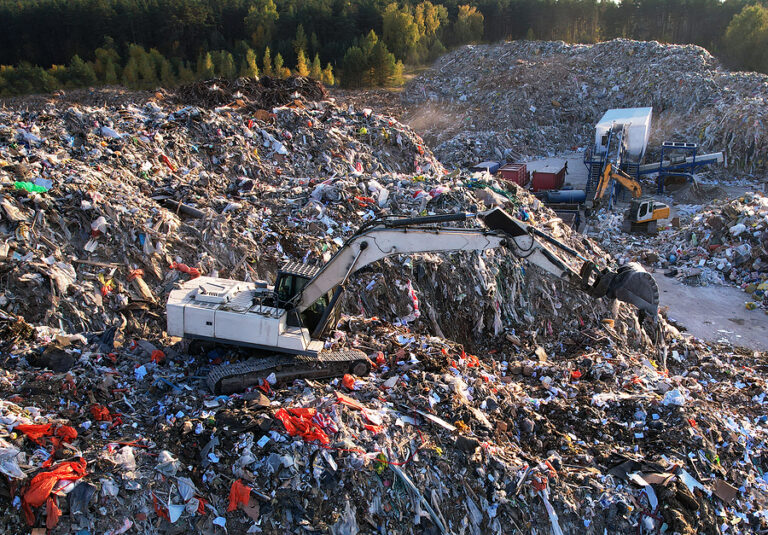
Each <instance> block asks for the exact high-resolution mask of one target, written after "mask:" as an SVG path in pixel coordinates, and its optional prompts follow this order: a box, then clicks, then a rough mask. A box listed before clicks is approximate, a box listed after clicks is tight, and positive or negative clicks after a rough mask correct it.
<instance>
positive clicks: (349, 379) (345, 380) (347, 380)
mask: <svg viewBox="0 0 768 535" xmlns="http://www.w3.org/2000/svg"><path fill="white" fill-rule="evenodd" d="M341 383H342V384H343V385H344V386H345V387H347V388H349V389H350V390H355V378H354V377H353V376H351V375H350V374H348V373H345V374H344V377H342V379H341Z"/></svg>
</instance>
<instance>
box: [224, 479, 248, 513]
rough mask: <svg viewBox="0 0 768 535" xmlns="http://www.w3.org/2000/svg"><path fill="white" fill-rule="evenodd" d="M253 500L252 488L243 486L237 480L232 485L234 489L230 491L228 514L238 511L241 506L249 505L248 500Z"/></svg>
mask: <svg viewBox="0 0 768 535" xmlns="http://www.w3.org/2000/svg"><path fill="white" fill-rule="evenodd" d="M250 499H251V487H249V486H247V485H243V484H242V483H241V482H240V480H239V479H238V480H236V481H234V482H233V483H232V488H230V489H229V507H227V512H230V511H234V510H235V509H237V506H238V505H239V504H241V503H242V504H243V505H248V500H250Z"/></svg>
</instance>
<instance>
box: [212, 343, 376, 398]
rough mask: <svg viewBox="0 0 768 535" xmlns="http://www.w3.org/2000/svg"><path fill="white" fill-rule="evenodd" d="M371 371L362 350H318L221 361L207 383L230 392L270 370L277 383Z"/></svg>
mask: <svg viewBox="0 0 768 535" xmlns="http://www.w3.org/2000/svg"><path fill="white" fill-rule="evenodd" d="M370 371H371V364H370V361H369V360H368V357H366V355H365V353H363V352H362V351H358V350H356V349H352V350H346V351H321V352H320V353H319V354H318V355H317V356H315V357H313V356H306V355H271V356H268V357H260V358H251V359H248V360H245V361H242V362H236V363H234V364H222V365H220V366H216V367H215V368H213V369H212V370H211V371H210V373H209V374H208V376H207V377H206V383H207V384H208V388H210V390H211V392H213V393H214V394H232V393H235V392H242V391H244V390H245V389H246V388H248V387H250V386H257V385H260V384H262V382H263V381H264V379H266V378H267V377H268V376H269V375H270V374H271V373H274V374H275V377H276V379H277V382H278V383H286V382H291V381H293V380H294V379H327V378H332V377H340V376H342V375H344V374H345V373H352V374H354V375H357V376H364V375H368V373H369V372H370Z"/></svg>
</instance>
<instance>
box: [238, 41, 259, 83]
mask: <svg viewBox="0 0 768 535" xmlns="http://www.w3.org/2000/svg"><path fill="white" fill-rule="evenodd" d="M240 76H245V77H248V78H258V76H259V68H258V67H257V66H256V52H254V51H253V50H252V49H250V48H249V49H248V50H246V51H245V57H244V58H243V62H242V64H241V65H240Z"/></svg>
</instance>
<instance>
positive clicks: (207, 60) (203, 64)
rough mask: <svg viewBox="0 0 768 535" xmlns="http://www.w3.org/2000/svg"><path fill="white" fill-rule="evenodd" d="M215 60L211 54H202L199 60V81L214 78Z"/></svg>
mask: <svg viewBox="0 0 768 535" xmlns="http://www.w3.org/2000/svg"><path fill="white" fill-rule="evenodd" d="M214 72H215V71H214V66H213V58H212V57H211V53H210V52H206V53H205V54H201V55H200V56H199V57H198V58H197V77H198V78H199V79H203V80H207V79H209V78H213V77H214Z"/></svg>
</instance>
